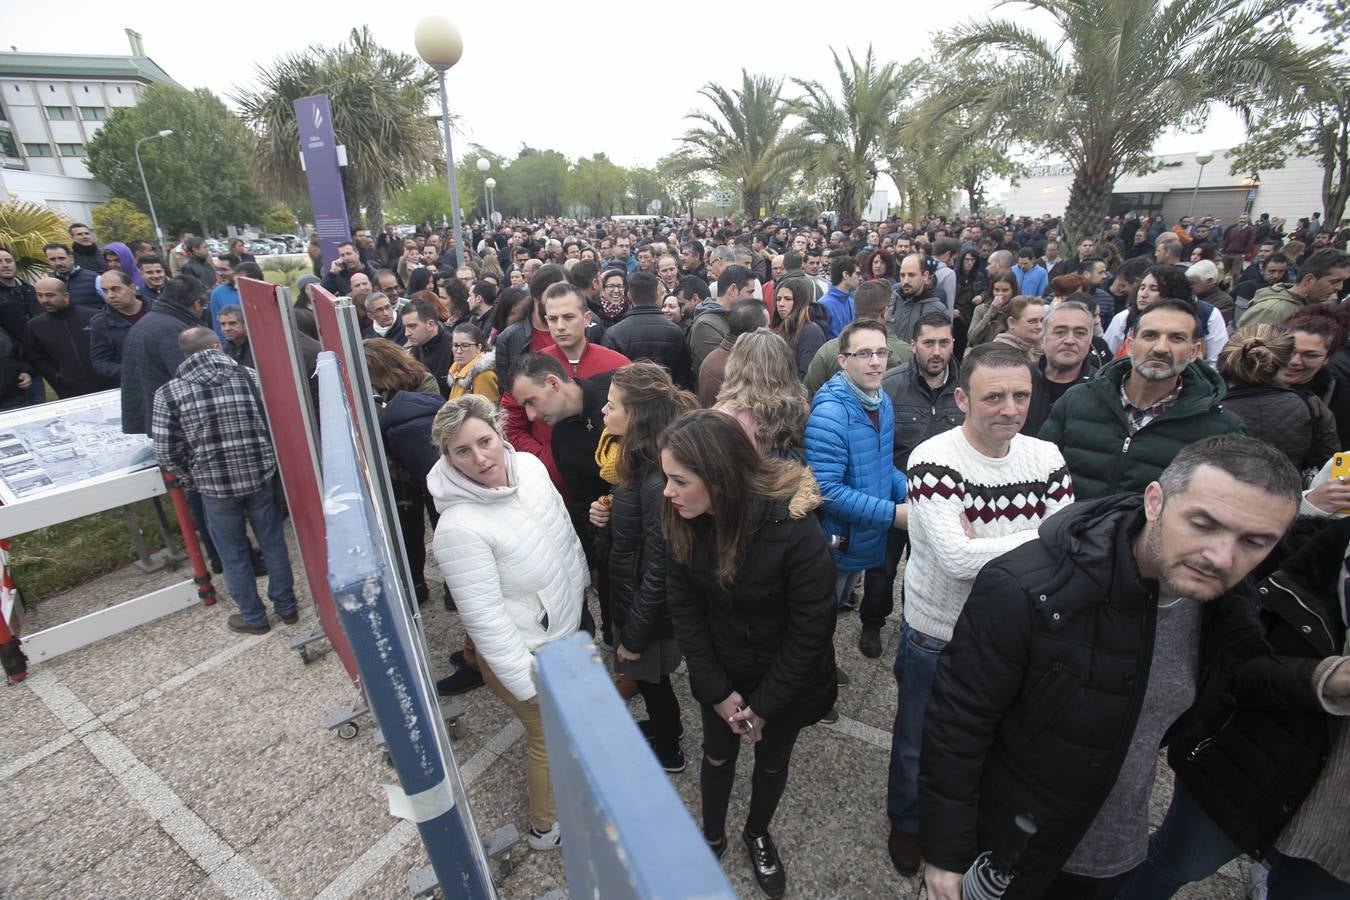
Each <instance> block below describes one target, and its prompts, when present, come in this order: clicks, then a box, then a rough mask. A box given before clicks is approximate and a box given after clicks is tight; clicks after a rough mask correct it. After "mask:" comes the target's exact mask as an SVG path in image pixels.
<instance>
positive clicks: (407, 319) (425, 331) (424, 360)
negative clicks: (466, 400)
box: [403, 300, 455, 398]
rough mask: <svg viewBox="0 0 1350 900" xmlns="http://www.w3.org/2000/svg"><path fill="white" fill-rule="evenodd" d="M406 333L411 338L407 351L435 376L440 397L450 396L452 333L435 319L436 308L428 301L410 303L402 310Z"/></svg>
mask: <svg viewBox="0 0 1350 900" xmlns="http://www.w3.org/2000/svg"><path fill="white" fill-rule="evenodd" d="M403 332H404V334H406V335H407V337H408V352H409V353H411V354H412V357H413V359H415V360H417V361H418V362H420V363H421V364H422V365H424V366H426V367H427V368H428V369H429V370H431V374H432V375H434V376H436V385H437V386H438V387H439V388H440V389H441V397H442V398H445V397H448V396H450V387H449V384H448V382H447V379H448V378H449V376H450V364H451V363H453V362H454V361H455V351H454V349H453V348H452V347H451V346H450V332H448V331H446V329H445V328H443V327H441V321H440V319H438V318H437V317H436V307H434V306H432V305H431V304H430V303H428V302H427V301H425V300H414V301H413V302H412V303H410V304H408V308H407V309H405V310H404V311H403Z"/></svg>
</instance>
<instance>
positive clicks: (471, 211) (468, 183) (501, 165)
mask: <svg viewBox="0 0 1350 900" xmlns="http://www.w3.org/2000/svg"><path fill="white" fill-rule="evenodd" d="M455 158H456V159H457V160H460V162H459V165H457V166H456V167H455V179H456V189H457V190H458V191H459V205H460V207H461V208H463V210H464V213H465V216H466V217H467V218H469V219H484V220H486V219H487V214H488V208H487V193H486V191H485V190H484V187H483V184H484V182H486V181H487V180H488V179H489V178H491V179H492V180H493V181H495V182H497V189H496V196H497V197H500V196H501V191H502V185H503V184H504V183H505V182H506V181H507V180H508V179H509V178H510V177H511V173H510V170H509V168H508V166H509V165H510V160H508V159H507V158H506V157H504V156H502V155H501V154H498V153H493V152H492V151H491V150H488V149H486V148H485V147H480V146H479V145H477V144H472V145H470V147H469V152H468V154H467V155H465V156H464V157H463V158H462V159H461V158H460V156H459V155H458V154H456V156H455ZM480 159H486V160H487V161H488V162H489V163H490V165H489V167H488V170H487V171H486V172H480V171H478V160H480ZM444 180H445V179H444V176H441V183H442V184H444ZM497 206H498V207H500V206H501V203H500V201H497ZM445 208H446V210H447V212H446V215H449V212H448V210H449V209H450V198H449V197H446V200H445ZM554 211H555V212H557V211H558V210H554Z"/></svg>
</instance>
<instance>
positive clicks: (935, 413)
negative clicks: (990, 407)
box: [881, 359, 966, 472]
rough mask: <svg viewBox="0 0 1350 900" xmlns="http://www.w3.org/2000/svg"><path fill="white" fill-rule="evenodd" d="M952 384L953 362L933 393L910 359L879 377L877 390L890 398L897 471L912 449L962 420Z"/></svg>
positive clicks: (954, 384) (893, 450)
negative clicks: (893, 412) (892, 410)
mask: <svg viewBox="0 0 1350 900" xmlns="http://www.w3.org/2000/svg"><path fill="white" fill-rule="evenodd" d="M956 383H957V365H956V361H955V360H952V361H951V362H950V363H948V364H947V380H946V382H944V383H943V385H942V386H941V387H939V388H938V389H937V390H933V389H932V388H930V387H929V386H928V382H927V381H926V380H924V377H923V376H922V375H921V374H919V371H918V368H917V366H915V364H914V360H912V359H910V360H906V361H905V362H903V363H901V364H900V365H898V366H896V367H895V368H894V369H889V370H887V372H886V374H885V375H884V376H882V379H881V389H882V390H883V391H885V392H886V396H888V397H890V398H891V406H892V407H893V408H894V409H895V440H894V442H893V444H892V448H891V454H892V459H893V460H894V462H895V467H896V468H897V469H899V470H900V471H901V472H903V471H905V468H906V467H907V466H908V465H909V454H910V453H911V452H913V450H914V448H915V447H917V446H919V445H920V444H922V443H923V442H924V441H926V440H928V439H929V438H930V437H933V436H934V435H938V434H942V432H944V431H950V430H951V429H953V428H956V427H957V426H958V425H960V424H961V423H962V422H964V421H965V420H966V414H965V413H963V412H961V407H959V406H957V405H956Z"/></svg>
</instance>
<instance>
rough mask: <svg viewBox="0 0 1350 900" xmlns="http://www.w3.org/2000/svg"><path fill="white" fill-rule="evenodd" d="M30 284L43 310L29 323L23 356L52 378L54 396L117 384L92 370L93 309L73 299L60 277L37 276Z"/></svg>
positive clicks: (73, 395) (80, 392) (39, 372)
mask: <svg viewBox="0 0 1350 900" xmlns="http://www.w3.org/2000/svg"><path fill="white" fill-rule="evenodd" d="M33 287H34V289H35V290H36V291H37V298H38V303H40V304H42V308H43V309H44V310H46V311H45V312H44V313H43V314H42V315H40V316H38V317H37V318H36V319H33V320H32V321H30V322H29V323H28V329H27V331H26V332H25V334H24V356H25V357H27V359H28V362H29V363H30V364H31V365H32V366H33V368H34V369H35V370H36V371H37V373H38V374H39V375H41V376H42V377H43V378H45V379H47V380H48V381H49V382H51V385H52V389H53V390H55V391H56V396H58V397H60V398H61V399H63V400H64V399H65V398H66V397H78V396H80V395H81V394H93V393H96V392H98V391H106V390H108V389H109V388H115V387H117V380H116V379H113V378H104V377H103V376H102V375H100V374H98V373H97V372H96V371H94V363H93V360H92V359H91V358H90V354H89V321H90V320H91V319H92V318H94V310H92V309H89V308H88V307H85V306H76V305H75V304H74V303H72V302H71V300H70V294H69V293H67V292H66V284H65V282H64V281H62V280H61V279H59V278H39V279H38V282H37V284H35V285H33Z"/></svg>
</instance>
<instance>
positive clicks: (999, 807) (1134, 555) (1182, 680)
mask: <svg viewBox="0 0 1350 900" xmlns="http://www.w3.org/2000/svg"><path fill="white" fill-rule="evenodd" d="M1301 487H1302V482H1301V480H1300V478H1299V475H1298V473H1297V472H1296V471H1294V468H1293V466H1292V465H1291V464H1290V463H1289V461H1288V459H1287V458H1286V457H1285V456H1284V454H1282V453H1280V452H1279V451H1277V450H1275V449H1274V448H1272V447H1270V446H1268V445H1267V444H1264V443H1262V442H1261V441H1258V440H1255V439H1253V438H1249V437H1246V436H1238V435H1222V436H1217V437H1211V438H1206V439H1204V440H1201V441H1198V442H1196V443H1195V444H1192V445H1190V446H1188V447H1186V448H1185V449H1184V450H1182V451H1181V452H1180V453H1178V454H1177V456H1176V458H1175V459H1174V460H1173V461H1172V463H1171V465H1169V466H1168V467H1167V468H1166V469H1165V470H1164V471H1163V473H1162V474H1161V476H1160V477H1159V479H1158V480H1157V481H1154V482H1152V483H1150V484H1149V485H1148V487H1147V488H1145V490H1144V494H1143V497H1142V498H1141V497H1139V496H1131V495H1124V494H1121V495H1116V496H1112V497H1105V498H1103V499H1101V500H1098V501H1094V502H1088V503H1078V504H1075V505H1073V506H1071V507H1070V508H1068V509H1066V510H1064V511H1062V512H1060V513H1059V514H1057V515H1055V516H1052V517H1050V518H1049V519H1047V520H1046V522H1045V523H1044V524H1042V525H1041V527H1040V534H1039V538H1038V539H1037V540H1034V541H1031V542H1029V543H1026V544H1023V545H1022V546H1021V547H1019V548H1017V549H1016V550H1013V551H1011V552H1009V553H1006V554H1004V555H1003V556H1001V557H999V558H998V559H997V560H995V561H994V562H992V563H990V564H988V565H987V566H985V567H984V569H983V571H981V572H980V574H979V576H978V577H977V579H976V581H975V586H974V588H973V589H972V591H971V594H970V598H969V600H968V601H967V602H966V604H965V606H964V608H963V610H962V612H961V616H960V618H959V620H958V621H957V625H956V628H955V631H954V634H953V635H952V640H951V642H950V643H949V644H948V645H947V648H946V650H945V651H944V652H943V654H942V658H941V661H940V662H939V663H938V669H937V674H936V677H935V679H934V682H933V693H932V697H931V699H930V701H929V704H928V708H927V711H926V715H925V719H924V733H923V752H922V756H921V759H920V775H919V803H920V806H919V816H920V821H921V828H920V842H921V846H922V850H923V856H924V858H925V859H926V860H927V862H928V867H927V869H926V871H925V880H926V882H927V884H928V893H929V896H930V897H932V898H934V900H954V898H959V896H960V884H961V872H963V871H964V870H966V869H967V868H968V867H969V866H970V865H971V864H972V863H973V862H974V861H975V859H976V857H977V856H978V855H979V854H980V852H981V851H982V850H991V851H992V852H993V855H994V857H995V858H1007V857H1009V856H1011V857H1012V858H1014V859H1015V860H1016V863H1015V871H1016V877H1015V878H1014V879H1013V881H1012V884H1011V885H1010V886H1009V888H1008V890H1007V892H1006V893H1005V894H1004V896H1005V897H1006V898H1007V900H1018V898H1028V897H1046V898H1058V900H1066V898H1073V900H1096V898H1102V900H1105V898H1114V897H1115V896H1116V892H1117V891H1118V890H1119V889H1120V887H1121V886H1122V885H1123V884H1124V882H1125V881H1127V880H1128V879H1129V877H1130V875H1131V873H1132V871H1133V870H1134V868H1135V867H1136V866H1138V864H1139V863H1140V862H1141V861H1142V860H1143V859H1144V856H1145V852H1146V849H1147V843H1148V819H1149V798H1150V794H1151V791H1152V788H1153V783H1154V777H1155V770H1156V767H1157V759H1158V752H1157V748H1158V746H1159V744H1160V743H1161V742H1162V741H1163V740H1164V738H1165V736H1166V734H1167V732H1168V729H1169V728H1171V726H1172V725H1173V723H1175V722H1176V721H1177V719H1178V718H1179V717H1180V716H1181V715H1182V713H1184V712H1185V710H1186V709H1187V708H1188V707H1189V706H1190V705H1191V703H1192V702H1193V701H1194V700H1195V698H1196V695H1197V691H1198V689H1199V687H1200V685H1202V684H1208V683H1210V679H1211V677H1212V675H1213V673H1215V672H1222V671H1231V670H1232V669H1231V668H1230V667H1232V666H1235V665H1236V664H1237V663H1238V662H1240V661H1241V660H1243V659H1245V658H1247V656H1249V655H1250V654H1251V653H1252V652H1253V647H1254V645H1253V643H1252V640H1251V635H1252V634H1253V629H1254V627H1255V622H1254V620H1253V618H1252V612H1253V610H1254V598H1253V595H1252V593H1251V592H1250V590H1249V589H1248V588H1245V587H1244V588H1239V587H1238V585H1239V582H1241V581H1242V579H1243V578H1245V577H1246V575H1247V574H1248V573H1249V572H1251V571H1252V569H1253V568H1254V567H1255V566H1256V565H1257V564H1258V563H1260V562H1261V560H1262V559H1264V558H1265V556H1266V554H1267V553H1269V552H1270V550H1271V549H1272V548H1273V547H1274V546H1275V545H1276V543H1277V542H1278V541H1279V539H1280V537H1281V536H1282V535H1283V534H1284V532H1285V530H1286V529H1287V528H1288V527H1289V523H1290V522H1292V521H1293V518H1294V514H1295V512H1296V511H1297V509H1298V503H1299V500H1300V496H1301ZM1207 601H1214V602H1207ZM1255 646H1259V635H1258V641H1257V645H1255ZM1202 647H1203V648H1204V657H1203V659H1202V658H1201V653H1200V650H1201V648H1202ZM1019 818H1020V819H1022V820H1023V821H1026V820H1027V819H1030V821H1031V822H1032V823H1033V824H1034V826H1035V832H1034V834H1033V835H1032V836H1031V837H1030V839H1028V838H1027V835H1026V833H1025V831H1026V829H1024V828H1023V827H1021V826H1019V824H1017V822H1016V821H1015V820H1016V819H1019Z"/></svg>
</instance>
